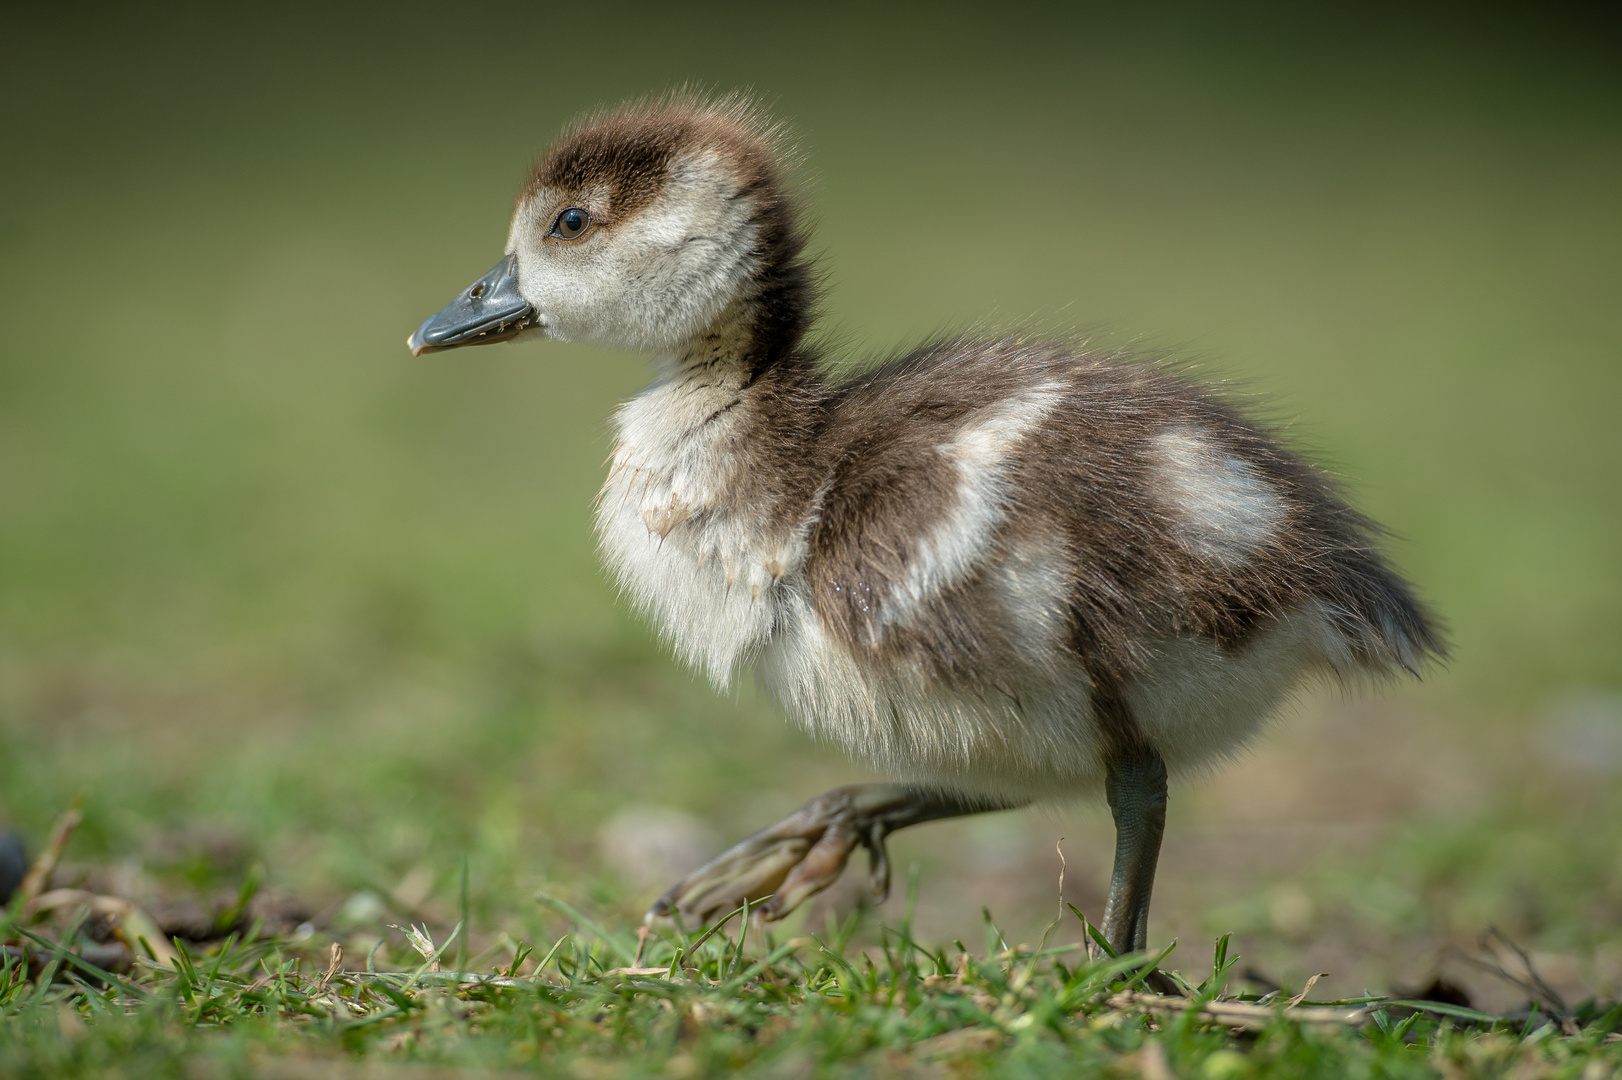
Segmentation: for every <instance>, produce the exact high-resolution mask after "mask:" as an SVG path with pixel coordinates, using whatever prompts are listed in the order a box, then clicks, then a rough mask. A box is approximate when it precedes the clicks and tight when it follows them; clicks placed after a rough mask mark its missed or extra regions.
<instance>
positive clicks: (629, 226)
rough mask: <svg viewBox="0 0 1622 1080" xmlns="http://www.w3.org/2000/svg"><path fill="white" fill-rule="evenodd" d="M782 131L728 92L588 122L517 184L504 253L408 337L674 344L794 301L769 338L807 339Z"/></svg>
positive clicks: (434, 342) (419, 345)
mask: <svg viewBox="0 0 1622 1080" xmlns="http://www.w3.org/2000/svg"><path fill="white" fill-rule="evenodd" d="M775 142H776V139H775V133H774V131H773V129H772V128H771V127H770V126H769V125H767V124H766V123H764V122H763V121H761V120H760V119H759V118H758V116H757V115H756V114H755V113H754V112H753V111H752V110H751V109H750V108H749V107H748V106H747V104H746V103H745V102H743V101H742V100H741V99H731V98H729V99H725V100H723V101H720V102H718V103H717V102H711V103H700V102H694V101H691V100H676V101H666V102H660V103H656V104H638V105H630V106H625V107H622V108H620V109H617V110H614V111H612V112H609V113H606V114H602V115H598V116H594V117H592V118H589V119H587V120H586V121H584V122H582V123H580V124H578V125H576V126H575V127H574V128H573V129H572V130H570V131H568V132H566V133H565V134H564V135H563V137H562V138H560V139H559V140H558V142H557V143H556V144H555V145H554V146H552V148H551V149H550V150H549V151H548V152H547V153H546V155H545V156H544V157H543V158H542V159H541V161H540V163H539V164H538V165H536V166H535V168H534V169H533V170H532V172H531V173H530V175H529V177H528V178H527V180H526V181H525V183H524V185H523V187H522V188H521V189H520V191H519V193H518V199H517V202H516V204H515V207H514V210H513V216H512V225H511V228H510V229H509V231H508V236H507V250H506V255H505V257H503V258H502V260H501V261H500V262H498V263H497V264H496V266H495V267H494V268H493V269H492V270H490V271H489V272H488V273H487V274H485V275H484V276H483V277H481V278H479V279H478V280H477V281H475V282H474V283H473V284H472V285H470V286H469V287H468V288H467V289H465V290H464V291H463V292H462V294H461V295H460V296H458V297H457V298H456V299H455V300H453V301H451V303H450V304H448V305H447V306H446V307H445V309H444V310H443V311H441V312H440V313H439V314H437V315H435V316H433V317H432V318H430V319H429V320H427V321H426V322H424V323H423V324H422V326H420V327H418V328H417V331H416V332H415V333H414V334H412V335H411V337H410V339H409V341H408V344H409V345H410V347H411V351H412V352H413V353H418V354H420V353H424V352H431V351H435V350H439V349H449V348H455V347H457V346H459V345H484V344H490V343H493V342H497V341H507V340H510V339H512V338H515V337H518V336H519V335H534V334H539V335H542V336H544V337H548V338H553V339H556V340H559V341H589V342H594V343H597V344H601V345H608V346H613V347H619V348H628V349H635V350H638V351H641V352H649V353H654V354H660V355H674V354H679V353H681V352H682V351H683V350H685V349H687V348H689V347H690V346H691V345H692V344H693V343H694V342H696V341H698V340H699V339H701V338H702V337H704V336H705V335H707V334H713V333H716V332H717V328H719V327H738V328H741V329H744V330H746V331H749V332H751V333H752V334H755V335H758V334H759V332H760V331H761V330H762V329H763V327H762V326H761V325H760V324H762V322H763V321H771V320H774V319H775V320H777V321H778V322H781V321H782V320H783V318H784V316H785V315H789V316H791V319H790V321H791V322H792V324H793V325H792V326H788V327H777V326H774V327H771V328H770V329H773V330H775V331H777V333H775V334H774V335H773V336H774V337H776V338H782V337H783V336H784V335H783V333H782V332H781V331H783V330H784V329H787V330H789V331H790V334H789V337H791V338H797V337H798V336H799V333H800V331H801V330H802V329H803V322H804V319H805V308H806V300H807V297H808V290H809V285H808V280H807V274H806V272H805V269H804V266H803V264H802V262H801V261H800V252H801V248H802V242H801V240H800V237H799V233H798V230H797V228H796V225H795V221H794V214H793V209H792V207H791V205H790V204H789V202H788V200H787V198H786V196H785V194H784V190H783V185H782V181H781V178H780V168H779V164H778V156H777V154H776V153H775V152H774V143H775ZM785 300H787V301H789V302H788V303H786V304H785V303H784V301H785ZM790 344H792V341H790Z"/></svg>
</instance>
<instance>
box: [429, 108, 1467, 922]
mask: <svg viewBox="0 0 1622 1080" xmlns="http://www.w3.org/2000/svg"><path fill="white" fill-rule="evenodd" d="M782 150H783V147H782V139H781V134H780V132H779V130H778V129H777V128H776V127H774V126H773V125H772V124H771V123H769V122H768V121H767V120H765V119H764V118H762V116H761V115H760V114H759V113H758V112H757V111H756V110H755V109H754V108H753V107H752V106H751V105H750V104H749V103H748V102H747V101H745V100H743V99H740V98H725V99H722V100H719V101H703V100H697V99H693V98H688V97H675V98H670V99H666V100H663V101H660V102H653V103H638V104H632V105H627V106H623V107H621V108H618V109H615V110H613V111H609V112H606V113H602V114H598V115H595V116H592V117H589V118H587V119H585V120H583V121H581V122H579V123H577V124H576V125H574V126H573V127H572V128H571V129H569V130H568V131H567V132H565V134H564V135H563V136H562V137H561V138H560V139H559V140H558V142H557V143H556V144H555V145H553V147H552V148H551V149H550V150H549V151H548V152H547V153H546V155H545V156H544V158H542V159H541V161H540V163H539V164H538V165H537V166H536V167H535V168H534V170H533V172H532V173H531V174H530V176H529V177H528V178H527V179H526V180H525V182H524V184H523V187H522V188H521V190H520V191H519V193H518V200H517V205H516V209H515V210H514V212H513V215H512V225H511V230H510V232H509V235H508V239H507V248H506V254H505V256H504V257H503V258H502V260H501V261H500V262H499V263H497V264H496V266H495V268H494V269H492V270H491V271H490V272H489V273H487V274H485V275H484V276H483V277H481V278H480V279H479V280H478V281H476V282H474V283H473V285H471V286H470V287H469V288H468V289H467V290H466V291H465V292H463V293H462V294H461V295H460V296H458V297H457V298H456V299H455V300H454V301H452V302H451V303H450V305H448V306H447V307H446V308H445V309H444V310H443V311H441V312H440V313H439V314H437V315H435V316H434V317H432V318H430V319H429V320H428V321H426V322H424V323H423V324H422V326H421V327H419V328H418V329H417V331H416V332H415V333H414V334H412V335H411V337H410V339H409V344H410V347H411V350H412V352H413V353H424V352H430V351H434V350H439V349H449V348H455V347H458V346H462V345H485V344H490V343H493V342H498V341H511V340H516V339H520V338H550V339H553V340H557V341H589V342H595V343H597V344H601V345H607V346H612V347H616V348H624V349H633V350H637V351H640V352H643V353H647V354H649V355H651V356H652V357H653V359H654V361H655V363H656V365H657V369H658V377H657V379H656V380H655V381H654V383H653V385H651V386H649V387H648V388H647V389H646V390H644V391H643V392H642V393H640V394H638V395H637V396H636V397H634V398H632V399H631V400H630V401H629V402H627V403H626V404H625V405H623V406H622V407H621V408H620V409H619V411H618V412H617V413H616V414H615V416H614V420H613V426H614V430H615V434H616V439H615V445H614V451H613V456H612V459H611V464H610V468H609V473H608V479H607V481H606V482H605V483H604V485H603V488H602V491H601V493H600V495H599V497H598V500H597V504H596V528H597V535H598V539H599V543H600V547H601V551H602V556H603V558H604V560H605V562H606V563H607V565H608V567H609V568H610V570H611V571H612V573H613V575H614V577H615V579H616V580H617V581H618V583H619V586H620V588H621V589H622V590H623V592H624V594H625V595H626V596H627V597H629V599H630V600H631V602H632V603H633V604H634V605H635V606H636V607H637V608H638V609H639V610H640V611H641V612H643V613H644V614H645V615H646V616H647V617H648V618H650V619H651V620H652V622H653V623H654V624H655V625H656V626H657V627H658V628H659V631H660V632H661V634H662V635H663V636H664V638H665V639H666V640H667V641H668V642H669V643H670V645H671V646H672V647H673V648H674V650H675V651H676V653H677V654H678V655H679V656H680V657H681V659H683V660H684V661H686V662H687V663H688V664H690V665H692V666H693V667H695V668H697V669H699V670H701V671H703V672H704V673H705V674H707V675H708V676H709V677H710V678H711V679H712V680H713V681H714V682H715V683H716V684H717V685H718V686H722V687H724V686H726V685H728V684H729V683H730V682H731V681H732V680H733V679H734V678H735V677H737V675H738V673H739V671H740V669H741V668H744V667H745V666H752V667H753V668H754V670H755V672H756V675H757V677H758V679H759V681H760V683H761V684H762V685H763V686H764V687H765V688H766V689H767V690H768V691H769V692H770V693H771V694H772V695H773V696H774V697H775V699H776V700H777V701H778V702H780V703H781V704H782V706H783V708H784V709H785V710H786V711H787V712H788V714H789V715H790V716H791V717H793V718H794V719H795V720H796V721H798V722H799V723H800V724H802V725H804V727H805V728H806V729H807V730H809V731H810V732H812V733H813V734H816V735H818V736H821V737H823V738H827V739H830V740H832V741H834V742H836V743H838V744H840V745H842V746H844V747H845V748H846V749H847V750H849V751H850V752H851V753H852V754H854V755H856V756H857V757H859V758H861V759H864V760H866V761H869V762H872V763H873V764H875V765H877V766H879V767H880V768H882V769H884V770H886V771H888V772H889V773H891V774H893V775H894V776H896V777H897V782H896V783H887V784H858V785H853V786H849V787H843V788H838V789H835V790H833V791H830V792H827V793H825V794H823V795H821V796H819V797H817V798H815V799H813V800H811V801H810V802H809V803H807V804H805V806H803V807H802V808H801V809H800V810H798V811H797V812H796V813H794V814H793V815H791V816H790V817H788V818H787V819H785V820H783V821H781V822H779V823H778V824H776V825H773V826H771V827H769V828H767V829H765V830H762V831H761V832H759V833H756V834H755V835H753V836H751V837H749V838H747V839H745V840H744V841H742V842H741V843H739V844H738V845H737V846H735V847H734V848H732V849H731V850H729V851H727V852H725V853H723V854H722V855H720V856H719V857H718V858H716V859H715V860H714V861H713V862H711V863H709V864H708V865H707V866H704V867H702V868H701V869H699V870H697V871H695V872H694V873H693V874H691V875H689V876H688V877H687V878H686V879H684V880H683V881H681V882H679V883H677V884H676V885H675V886H674V887H673V888H671V889H670V891H669V892H667V893H666V894H665V895H664V896H663V897H662V898H661V899H660V900H659V901H658V902H657V903H656V904H655V905H654V907H653V909H652V910H651V911H650V912H649V917H650V918H652V917H654V916H655V915H675V916H680V917H684V918H686V919H690V920H698V921H706V920H708V919H710V918H711V917H713V916H715V915H716V914H718V913H722V912H725V911H729V910H731V909H733V908H735V907H737V906H739V905H741V904H742V903H743V902H744V900H745V899H748V900H752V901H760V902H761V903H760V905H759V908H758V909H757V910H759V911H760V913H761V914H762V916H763V917H764V918H767V919H776V918H781V917H782V916H784V915H786V914H787V913H788V912H790V911H792V910H793V909H794V908H795V907H796V906H797V905H798V904H800V903H801V902H802V901H804V900H805V899H806V898H807V897H809V896H811V895H812V894H813V893H815V892H817V891H818V890H820V889H822V888H825V887H826V886H827V885H829V884H831V883H832V882H833V881H834V880H835V879H836V878H837V877H838V876H839V874H840V872H841V871H842V870H843V868H844V865H845V862H846V859H847V857H848V856H849V855H850V854H851V853H852V852H853V851H854V850H855V849H856V848H857V847H858V846H861V847H865V848H866V849H867V850H868V852H869V856H870V860H871V865H872V876H873V883H874V888H875V891H876V892H879V893H881V894H882V892H883V891H884V889H885V888H886V887H887V884H888V869H887V863H886V860H885V847H884V844H885V837H886V836H887V835H888V834H889V833H891V832H893V831H894V830H896V829H899V828H902V827H904V826H907V825H913V824H917V823H919V822H924V821H929V820H933V819H938V818H946V817H954V816H958V815H964V814H973V813H978V812H981V811H986V810H997V809H1007V808H1012V807H1018V806H1023V805H1026V804H1028V803H1031V802H1034V801H1037V800H1052V799H1063V798H1067V797H1075V796H1080V795H1086V794H1089V793H1093V792H1096V791H1097V790H1098V789H1099V788H1100V787H1102V789H1103V792H1104V795H1105V797H1106V799H1107V800H1108V803H1109V807H1110V810H1111V812H1112V814H1113V816H1114V819H1115V825H1116V830H1117V842H1116V851H1115V866H1114V873H1113V876H1112V879H1111V883H1110V891H1109V900H1108V903H1107V906H1106V910H1105V915H1104V919H1103V922H1102V924H1101V925H1102V930H1103V933H1104V934H1105V936H1106V937H1107V939H1108V941H1109V942H1110V944H1111V946H1112V947H1113V948H1114V949H1115V950H1117V951H1118V952H1122V953H1126V952H1133V951H1141V950H1143V949H1145V948H1146V947H1147V943H1148V942H1147V928H1148V913H1149V897H1150V891H1151V889H1152V887H1153V884H1154V874H1155V865H1156V861H1157V859H1158V857H1159V851H1160V841H1161V834H1162V832H1163V830H1164V825H1165V810H1166V784H1167V776H1168V773H1186V772H1190V771H1197V770H1199V769H1201V768H1203V767H1206V766H1209V765H1211V764H1213V763H1215V762H1218V761H1220V760H1221V759H1223V758H1224V757H1227V756H1231V755H1232V754H1234V753H1235V751H1237V750H1238V749H1239V748H1240V747H1242V746H1243V745H1244V744H1245V742H1246V741H1247V740H1248V739H1250V738H1251V737H1252V736H1253V735H1254V734H1255V733H1256V731H1257V729H1258V727H1259V726H1260V725H1261V724H1262V722H1263V721H1264V720H1265V719H1266V718H1267V716H1268V715H1269V713H1270V712H1272V711H1273V710H1274V709H1275V708H1276V707H1277V706H1278V705H1279V703H1280V702H1281V701H1282V700H1283V699H1284V698H1285V697H1286V696H1287V695H1289V694H1290V693H1291V691H1292V690H1293V689H1295V688H1296V687H1298V686H1299V685H1301V684H1302V683H1303V681H1305V680H1308V679H1311V678H1313V677H1314V676H1327V677H1328V678H1330V679H1334V680H1339V681H1342V682H1350V681H1356V680H1358V679H1359V678H1360V677H1362V676H1376V677H1380V676H1390V675H1394V674H1398V673H1400V672H1404V671H1406V672H1417V671H1418V670H1419V669H1420V668H1421V667H1422V666H1423V665H1424V664H1425V663H1426V662H1427V661H1428V660H1430V659H1433V658H1439V657H1440V656H1441V655H1442V653H1443V646H1442V643H1441V640H1440V637H1439V635H1438V632H1437V631H1436V630H1435V629H1434V628H1433V624H1432V621H1431V620H1430V618H1429V617H1428V616H1427V614H1426V612H1425V610H1424V609H1423V608H1422V607H1421V605H1420V604H1419V603H1418V601H1417V600H1416V599H1415V597H1414V595H1413V593H1412V591H1411V590H1410V587H1409V586H1408V585H1407V584H1406V583H1405V582H1404V581H1403V579H1402V578H1401V577H1399V576H1398V575H1397V574H1396V573H1394V572H1393V571H1392V569H1391V567H1390V566H1389V565H1388V563H1387V562H1386V560H1385V559H1384V558H1383V557H1382V555H1381V554H1380V552H1379V550H1378V548H1377V545H1376V543H1375V538H1376V536H1377V532H1378V530H1377V529H1376V527H1375V526H1374V525H1373V524H1372V523H1371V522H1370V521H1369V520H1368V519H1366V518H1364V517H1362V516H1361V515H1359V514H1358V513H1357V512H1356V511H1354V510H1352V509H1351V508H1350V507H1349V506H1348V505H1347V504H1346V503H1345V502H1344V501H1343V500H1342V498H1341V497H1340V495H1339V494H1337V492H1336V490H1335V488H1334V486H1333V484H1332V483H1331V482H1330V481H1329V480H1328V479H1327V478H1326V477H1325V475H1324V474H1323V473H1321V472H1319V471H1318V470H1316V469H1314V468H1313V467H1312V466H1310V465H1308V464H1306V463H1305V462H1303V461H1302V460H1301V459H1300V458H1298V457H1297V456H1296V455H1295V454H1293V453H1292V452H1290V451H1289V450H1288V449H1285V448H1284V447H1282V446H1281V445H1280V444H1279V442H1278V441H1277V440H1276V439H1275V438H1274V436H1273V435H1272V434H1270V433H1269V431H1268V430H1267V429H1266V428H1265V427H1264V426H1262V425H1260V424H1258V423H1256V422H1254V421H1252V420H1249V419H1247V418H1246V417H1245V415H1244V414H1243V413H1241V412H1240V411H1238V410H1237V409H1236V408H1235V407H1234V406H1233V405H1232V404H1231V403H1229V402H1228V401H1226V400H1224V398H1223V397H1222V396H1221V395H1220V394H1219V393H1217V392H1216V391H1215V390H1213V389H1211V388H1209V387H1202V386H1199V385H1194V384H1191V383H1189V382H1187V381H1184V380H1182V379H1180V378H1178V377H1175V376H1174V375H1172V374H1169V373H1167V372H1166V371H1165V370H1162V369H1159V368H1156V367H1154V366H1151V365H1147V364H1145V363H1141V362H1136V361H1134V360H1133V358H1132V357H1130V356H1126V355H1122V354H1118V353H1099V352H1090V351H1086V350H1084V349H1079V348H1074V347H1071V346H1068V345H1066V344H1064V343H1060V342H1053V341H1046V340H1041V339H1037V338H1030V337H1000V338H994V337H987V338H980V337H955V338H950V339H946V340H937V341H934V342H932V343H929V344H925V345H922V346H920V347H919V348H917V349H915V350H914V351H912V352H910V353H907V354H906V355H903V356H898V357H895V358H893V359H890V360H888V361H886V362H884V363H882V364H879V365H877V366H875V367H872V368H870V369H868V370H866V371H865V373H863V374H859V375H857V376H855V377H852V378H847V379H844V380H835V379H833V378H831V377H830V376H829V375H828V374H827V373H826V371H825V367H824V363H823V357H822V356H821V355H819V353H818V351H817V349H816V348H815V347H813V346H812V345H811V344H808V343H807V341H806V331H807V329H808V326H809V324H810V322H811V319H812V311H813V310H814V307H815V299H816V297H815V292H816V289H815V277H814V274H813V273H812V271H811V268H810V266H809V264H808V260H807V257H806V255H805V235H804V232H803V231H802V227H801V225H800V222H799V219H798V216H797V213H796V208H795V204H794V201H793V199H792V198H791V195H790V192H789V190H788V188H787V187H786V185H785V178H784V167H783V165H782V164H781V161H782Z"/></svg>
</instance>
